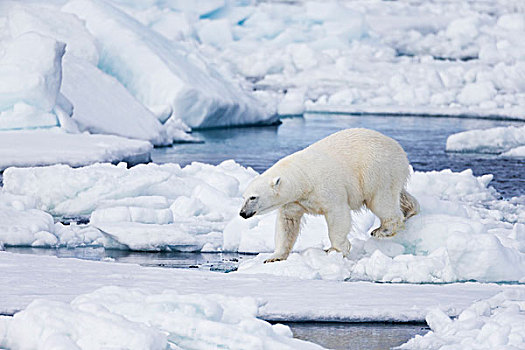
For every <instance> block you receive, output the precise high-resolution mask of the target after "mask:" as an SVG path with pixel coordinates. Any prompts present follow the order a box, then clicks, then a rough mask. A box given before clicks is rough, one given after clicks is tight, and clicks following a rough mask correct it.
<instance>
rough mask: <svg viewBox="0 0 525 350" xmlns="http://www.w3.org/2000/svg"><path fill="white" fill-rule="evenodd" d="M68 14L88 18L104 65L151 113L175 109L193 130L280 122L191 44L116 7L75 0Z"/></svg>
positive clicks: (175, 113) (70, 5)
mask: <svg viewBox="0 0 525 350" xmlns="http://www.w3.org/2000/svg"><path fill="white" fill-rule="evenodd" d="M63 10H64V11H66V12H70V13H74V14H76V15H77V16H79V17H80V18H81V19H83V20H85V21H86V26H87V29H88V30H89V31H90V32H91V33H92V35H93V36H94V37H95V38H96V39H97V40H98V43H99V44H100V50H101V53H102V54H101V56H100V57H101V58H100V61H99V67H101V69H102V70H104V71H106V72H108V73H111V74H112V75H113V76H115V77H116V78H117V79H118V80H119V81H120V82H121V83H122V84H123V85H124V86H125V87H126V88H127V89H128V90H129V91H130V92H131V93H132V94H133V95H134V96H135V97H136V98H137V99H138V100H139V101H141V102H142V103H143V104H144V105H145V106H146V107H148V108H149V109H150V110H152V111H157V110H159V109H161V110H163V109H165V108H169V109H171V111H172V113H171V115H172V116H173V118H177V119H181V120H183V121H184V122H185V123H186V124H188V125H189V126H190V127H214V126H231V125H241V124H265V123H272V122H275V121H276V117H275V116H273V115H270V114H268V113H267V112H266V110H265V109H264V108H263V107H262V105H261V104H260V103H259V102H258V101H257V100H256V99H255V98H254V97H253V96H251V95H249V94H247V93H246V92H244V91H243V90H241V89H240V88H239V87H238V86H236V84H235V83H232V81H228V80H227V79H226V78H225V77H223V76H221V75H220V74H219V73H218V72H217V71H216V70H215V69H214V68H213V67H212V66H211V65H209V64H207V63H206V61H205V60H204V59H203V58H202V57H201V55H200V54H199V53H198V52H197V51H196V50H195V49H192V48H191V46H189V45H183V44H181V43H177V42H170V41H169V40H167V39H166V38H164V37H162V36H161V35H159V34H157V33H155V32H154V31H152V30H151V29H149V28H148V27H145V26H144V25H142V24H141V23H140V22H138V21H136V20H135V19H133V18H132V17H130V16H128V15H127V14H126V13H124V12H122V11H120V10H119V9H117V8H116V7H114V6H113V5H111V4H110V3H108V2H103V1H95V2H93V1H83V0H75V1H71V2H69V3H67V4H66V5H65V6H64V7H63ZM169 116H170V115H169V114H168V115H167V117H169ZM225 116H226V117H225ZM158 117H161V118H162V117H163V116H162V115H159V116H158ZM161 121H162V122H165V120H161Z"/></svg>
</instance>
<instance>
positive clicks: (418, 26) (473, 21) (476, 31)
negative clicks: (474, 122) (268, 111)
mask: <svg viewBox="0 0 525 350" xmlns="http://www.w3.org/2000/svg"><path fill="white" fill-rule="evenodd" d="M209 4H211V5H210V6H205V7H206V10H196V9H195V8H193V7H192V6H184V4H183V3H181V2H173V3H169V4H168V3H162V4H160V3H155V4H152V5H151V6H147V7H144V6H141V5H139V4H137V3H135V2H132V1H126V2H120V4H119V5H120V8H121V9H122V10H124V11H126V12H127V13H128V14H130V15H131V16H133V17H134V18H136V19H137V20H139V21H140V22H141V23H143V24H144V25H146V26H148V27H150V28H152V29H153V30H154V31H157V32H158V33H159V34H161V35H163V36H164V37H166V38H168V39H171V40H174V41H177V42H184V43H192V44H193V43H194V42H197V43H198V44H197V45H198V46H199V49H200V51H201V52H202V54H203V55H204V56H205V57H206V58H207V59H208V60H210V61H211V62H214V63H216V64H217V66H220V67H228V68H224V69H226V70H229V69H231V70H233V72H234V73H236V74H238V75H240V76H242V77H244V78H245V79H247V80H248V81H250V82H254V84H253V87H254V88H255V90H256V91H255V95H256V96H258V97H261V98H262V99H264V98H269V100H272V99H273V102H272V104H274V105H277V106H278V111H279V113H282V114H300V113H302V112H303V111H304V110H309V111H338V112H341V111H343V112H350V113H363V112H365V113H376V112H381V113H396V114H406V113H415V114H438V115H460V116H464V115H476V116H481V117H483V116H485V117H494V116H499V117H512V118H516V119H523V113H522V111H523V105H524V103H525V100H524V98H525V94H524V92H525V91H524V85H523V83H522V81H523V79H522V77H523V72H524V70H523V69H524V67H525V61H524V58H525V55H524V54H523V52H525V47H524V45H523V41H522V40H521V38H522V37H523V35H524V33H525V27H524V25H523V13H524V11H525V9H524V8H523V6H521V3H520V2H519V1H505V2H496V3H490V4H486V3H483V4H481V3H478V2H468V3H465V2H461V1H447V2H442V1H439V2H423V1H415V2H399V1H398V2H351V1H346V2H335V1H330V2H319V1H294V2H258V3H251V2H239V3H233V2H222V1H219V2H210V3H209ZM208 10H209V11H208ZM171 20H173V21H174V23H176V24H180V25H176V24H173V25H170V24H168V23H169V22H170V21H171ZM247 86H248V87H251V85H250V84H247ZM263 96H264V97H263Z"/></svg>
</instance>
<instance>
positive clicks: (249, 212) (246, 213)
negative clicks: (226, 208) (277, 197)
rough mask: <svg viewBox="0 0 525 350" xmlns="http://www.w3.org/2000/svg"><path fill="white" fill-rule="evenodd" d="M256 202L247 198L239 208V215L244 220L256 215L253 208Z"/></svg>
mask: <svg viewBox="0 0 525 350" xmlns="http://www.w3.org/2000/svg"><path fill="white" fill-rule="evenodd" d="M256 202H257V200H256V199H255V198H248V199H247V200H246V201H245V202H244V205H243V206H242V208H241V211H240V213H239V215H240V216H241V217H243V218H245V219H248V218H251V217H252V216H254V215H255V214H256V213H257V210H256V209H255V207H256V206H257V203H256Z"/></svg>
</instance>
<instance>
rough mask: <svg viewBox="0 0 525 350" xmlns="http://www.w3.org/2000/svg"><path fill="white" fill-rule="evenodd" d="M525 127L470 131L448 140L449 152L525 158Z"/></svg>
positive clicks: (455, 135) (452, 136)
mask: <svg viewBox="0 0 525 350" xmlns="http://www.w3.org/2000/svg"><path fill="white" fill-rule="evenodd" d="M524 147H525V126H508V127H498V128H490V129H485V130H468V131H464V132H460V133H457V134H454V135H450V136H449V137H448V139H447V151H452V152H476V153H491V154H501V155H502V156H503V157H525V152H524Z"/></svg>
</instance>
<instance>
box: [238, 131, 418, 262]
mask: <svg viewBox="0 0 525 350" xmlns="http://www.w3.org/2000/svg"><path fill="white" fill-rule="evenodd" d="M409 174H410V170H409V163H408V159H407V156H406V154H405V152H404V151H403V148H401V146H400V145H399V143H397V142H396V141H395V140H393V139H391V138H390V137H387V136H385V135H383V134H381V133H379V132H377V131H373V130H369V129H347V130H342V131H339V132H336V133H335V134H332V135H330V136H328V137H326V138H324V139H322V140H320V141H318V142H316V143H314V144H312V145H310V146H308V147H306V148H305V149H303V150H301V151H298V152H296V153H294V154H291V155H289V156H287V157H285V158H283V159H281V160H279V161H278V162H277V163H275V164H274V165H273V166H272V167H271V168H269V169H268V170H266V171H265V172H264V173H263V174H261V175H259V176H258V177H257V178H255V179H254V180H253V181H252V182H251V183H250V184H249V185H248V187H247V189H246V191H245V192H244V194H243V198H244V205H243V206H242V209H241V211H240V213H239V214H240V215H241V216H242V217H243V218H245V219H247V218H250V217H252V216H254V215H259V214H264V213H268V212H270V211H272V210H274V209H278V210H279V212H278V215H277V223H276V229H275V252H274V254H273V255H272V256H271V257H270V258H269V259H267V260H266V261H265V263H267V262H274V261H279V260H286V258H287V257H288V255H289V254H290V251H291V250H292V248H293V245H294V244H295V241H296V239H297V236H298V234H299V230H300V226H301V218H302V216H303V215H304V214H314V215H324V217H325V219H326V223H327V225H328V236H329V238H330V243H331V248H330V249H328V250H327V251H332V250H335V251H338V252H342V253H343V255H344V256H348V254H349V252H350V242H349V241H348V238H347V235H348V233H349V232H350V229H351V210H358V209H360V208H361V207H362V206H363V205H364V206H366V207H367V208H368V209H370V210H371V211H372V212H373V213H374V214H375V215H377V216H378V217H379V219H380V220H381V226H380V227H378V228H377V229H375V230H374V231H372V236H374V237H390V236H393V235H395V234H396V233H397V232H398V231H399V230H401V229H403V228H404V221H405V220H406V219H408V218H410V217H411V216H414V215H416V214H417V213H418V211H419V204H418V202H417V200H416V199H415V198H414V197H413V196H412V195H410V194H409V193H408V192H407V191H406V189H405V185H406V183H407V180H408V177H409Z"/></svg>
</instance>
